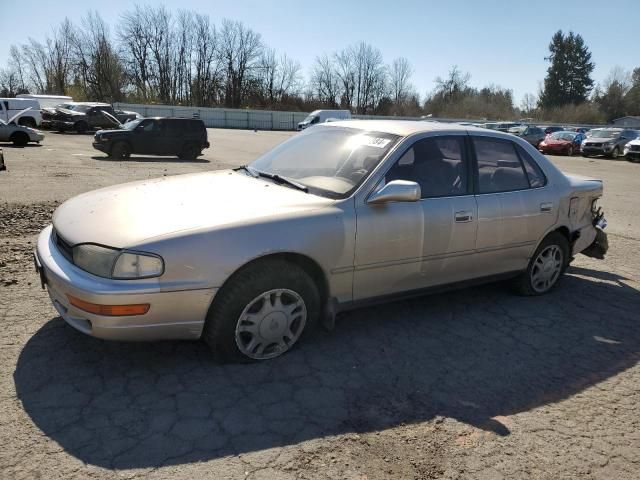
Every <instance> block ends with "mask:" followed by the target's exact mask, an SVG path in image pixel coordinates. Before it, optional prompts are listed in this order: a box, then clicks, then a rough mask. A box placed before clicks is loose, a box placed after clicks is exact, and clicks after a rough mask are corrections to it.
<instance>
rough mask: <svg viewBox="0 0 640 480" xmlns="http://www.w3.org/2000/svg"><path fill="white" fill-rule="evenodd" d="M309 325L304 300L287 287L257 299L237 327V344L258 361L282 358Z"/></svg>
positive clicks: (250, 304) (249, 305)
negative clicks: (306, 325) (280, 356)
mask: <svg viewBox="0 0 640 480" xmlns="http://www.w3.org/2000/svg"><path fill="white" fill-rule="evenodd" d="M306 322H307V307H306V305H305V303H304V300H303V299H302V297H301V296H300V295H299V294H298V293H296V292H294V291H293V290H288V289H284V288H279V289H275V290H269V291H268V292H264V293H261V294H260V295H258V296H257V297H256V298H254V299H253V300H252V301H251V302H249V304H248V305H247V306H246V307H245V309H244V310H243V311H242V313H241V314H240V317H239V318H238V322H237V324H236V331H235V339H236V345H237V346H238V349H239V350H240V352H242V354H244V355H246V356H247V357H249V358H252V359H254V360H267V359H269V358H274V357H277V356H279V355H282V354H283V353H285V352H286V351H288V350H289V349H291V347H293V345H294V344H295V343H296V341H297V340H298V339H299V338H300V335H301V334H302V332H303V330H304V327H305V324H306Z"/></svg>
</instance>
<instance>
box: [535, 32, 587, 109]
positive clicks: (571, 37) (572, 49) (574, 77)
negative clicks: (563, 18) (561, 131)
mask: <svg viewBox="0 0 640 480" xmlns="http://www.w3.org/2000/svg"><path fill="white" fill-rule="evenodd" d="M549 52H550V55H549V56H548V57H547V58H545V60H548V61H549V62H551V65H550V66H549V68H548V69H547V76H546V78H545V79H544V90H543V91H542V94H541V95H540V106H541V107H543V108H553V107H561V106H563V105H567V104H578V103H582V102H584V101H585V100H587V97H588V96H589V92H591V89H592V88H593V79H592V78H591V72H593V68H594V66H595V65H594V63H593V62H592V61H591V52H590V51H589V48H588V47H587V46H586V45H585V43H584V40H583V38H582V36H580V35H578V34H574V33H573V32H569V34H567V35H564V34H563V33H562V30H558V31H557V32H556V33H555V34H554V35H553V37H552V39H551V43H550V44H549Z"/></svg>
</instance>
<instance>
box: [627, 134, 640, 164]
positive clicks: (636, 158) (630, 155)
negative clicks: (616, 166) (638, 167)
mask: <svg viewBox="0 0 640 480" xmlns="http://www.w3.org/2000/svg"><path fill="white" fill-rule="evenodd" d="M624 157H625V158H626V159H627V160H629V161H630V162H634V163H638V162H640V138H636V139H635V140H631V141H630V142H629V143H627V144H626V145H625V146H624Z"/></svg>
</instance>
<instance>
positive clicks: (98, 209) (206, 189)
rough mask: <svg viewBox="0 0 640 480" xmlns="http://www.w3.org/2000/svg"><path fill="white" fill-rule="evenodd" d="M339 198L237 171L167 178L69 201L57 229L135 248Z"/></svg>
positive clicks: (77, 238)
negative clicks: (156, 239)
mask: <svg viewBox="0 0 640 480" xmlns="http://www.w3.org/2000/svg"><path fill="white" fill-rule="evenodd" d="M334 202H335V201H334V200H330V199H326V198H323V197H319V196H316V195H312V194H308V193H304V192H302V191H299V190H295V189H293V188H289V187H286V186H281V185H277V184H274V183H272V182H271V181H268V180H265V179H258V178H253V177H249V176H247V175H245V174H244V173H240V172H234V171H232V170H221V171H216V172H206V173H195V174H186V175H176V176H170V177H162V178H157V179H152V180H143V181H139V182H133V183H127V184H124V185H116V186H113V187H107V188H103V189H100V190H95V191H93V192H88V193H84V194H82V195H79V196H77V197H74V198H72V199H70V200H67V201H66V202H64V203H63V204H62V205H60V206H59V207H58V209H57V210H56V211H55V213H54V215H53V226H54V228H55V229H56V231H57V232H58V234H59V235H60V236H61V237H63V238H64V239H65V240H66V241H67V242H68V243H70V244H72V245H76V244H78V243H87V242H89V243H97V244H101V245H107V246H111V247H115V248H126V247H134V246H136V245H137V244H140V243H142V242H144V241H145V240H149V239H151V238H154V237H159V236H163V235H168V234H171V233H176V232H179V231H188V230H202V229H214V228H221V227H229V226H233V225H239V224H243V223H251V222H261V221H268V220H269V219H270V218H272V219H276V218H281V217H283V216H288V215H292V214H298V213H301V212H305V211H310V210H315V209H319V208H323V207H326V206H328V205H331V204H332V203H334Z"/></svg>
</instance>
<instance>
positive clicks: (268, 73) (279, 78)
mask: <svg viewBox="0 0 640 480" xmlns="http://www.w3.org/2000/svg"><path fill="white" fill-rule="evenodd" d="M259 79H260V82H259V83H260V94H261V96H262V97H263V98H264V99H265V100H266V101H267V103H268V104H269V105H275V104H277V103H280V102H281V101H282V99H283V97H285V96H287V95H292V94H295V93H297V91H298V88H299V86H300V63H299V62H298V61H296V60H293V59H291V58H290V57H288V56H287V55H286V54H284V55H282V56H281V57H279V58H278V57H277V56H276V52H275V50H274V49H272V48H268V49H265V50H263V52H262V55H261V57H260V65H259Z"/></svg>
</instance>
